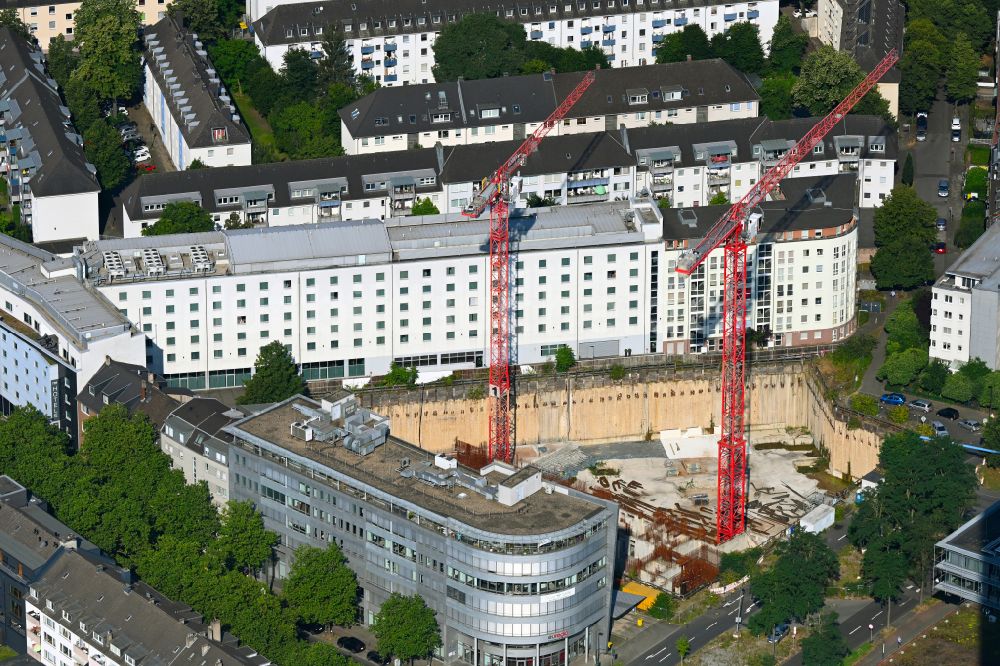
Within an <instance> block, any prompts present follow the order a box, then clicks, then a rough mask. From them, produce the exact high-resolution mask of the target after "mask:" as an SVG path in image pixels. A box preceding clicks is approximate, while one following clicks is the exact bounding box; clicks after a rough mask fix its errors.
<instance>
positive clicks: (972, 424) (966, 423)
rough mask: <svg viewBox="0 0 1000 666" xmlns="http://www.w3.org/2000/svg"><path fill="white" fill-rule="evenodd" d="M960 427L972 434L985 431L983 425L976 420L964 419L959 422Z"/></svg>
mask: <svg viewBox="0 0 1000 666" xmlns="http://www.w3.org/2000/svg"><path fill="white" fill-rule="evenodd" d="M958 425H960V426H962V427H963V428H965V429H966V430H968V431H970V432H979V431H980V430H982V429H983V424H982V423H980V422H979V421H977V420H975V419H962V420H961V421H959V422H958Z"/></svg>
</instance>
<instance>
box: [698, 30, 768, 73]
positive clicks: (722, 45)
mask: <svg viewBox="0 0 1000 666" xmlns="http://www.w3.org/2000/svg"><path fill="white" fill-rule="evenodd" d="M710 44H711V47H712V55H714V56H715V57H716V58H722V59H723V60H725V61H726V62H728V63H729V64H730V65H732V66H733V67H735V68H736V69H738V70H740V71H741V72H747V73H748V74H762V73H763V72H764V49H763V47H762V46H761V45H760V32H759V30H758V29H757V26H755V25H754V24H752V23H749V22H747V21H740V22H739V23H734V24H733V25H731V26H730V27H729V28H728V29H727V30H726V31H725V32H720V33H718V34H716V35H715V36H714V37H712V40H711V42H710Z"/></svg>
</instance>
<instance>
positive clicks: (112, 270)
mask: <svg viewBox="0 0 1000 666" xmlns="http://www.w3.org/2000/svg"><path fill="white" fill-rule="evenodd" d="M104 268H105V269H106V270H107V271H108V275H109V276H110V277H111V278H112V279H114V278H123V277H125V275H126V271H125V264H123V263H122V258H121V255H119V254H118V253H117V252H110V251H105V252H104Z"/></svg>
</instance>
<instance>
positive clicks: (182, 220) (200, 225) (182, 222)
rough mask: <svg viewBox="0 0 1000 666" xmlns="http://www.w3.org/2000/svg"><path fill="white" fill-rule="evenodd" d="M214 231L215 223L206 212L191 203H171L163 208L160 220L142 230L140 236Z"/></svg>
mask: <svg viewBox="0 0 1000 666" xmlns="http://www.w3.org/2000/svg"><path fill="white" fill-rule="evenodd" d="M214 230H215V223H214V222H212V216H211V215H210V214H209V212H208V211H207V210H205V209H204V208H202V207H201V206H199V205H198V204H196V203H195V202H193V201H172V202H170V203H168V204H167V205H166V206H164V207H163V212H162V213H161V214H160V219H158V220H157V221H156V222H154V223H153V224H152V225H150V226H148V227H146V228H145V229H143V230H142V235H143V236H164V235H166V234H190V233H196V232H199V231H214Z"/></svg>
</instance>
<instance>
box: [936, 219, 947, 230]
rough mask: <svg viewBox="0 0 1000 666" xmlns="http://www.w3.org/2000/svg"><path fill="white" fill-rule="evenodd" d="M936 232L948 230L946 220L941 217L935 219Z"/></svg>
mask: <svg viewBox="0 0 1000 666" xmlns="http://www.w3.org/2000/svg"><path fill="white" fill-rule="evenodd" d="M937 230H938V231H947V230H948V220H946V219H944V218H943V217H939V218H938V219H937Z"/></svg>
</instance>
